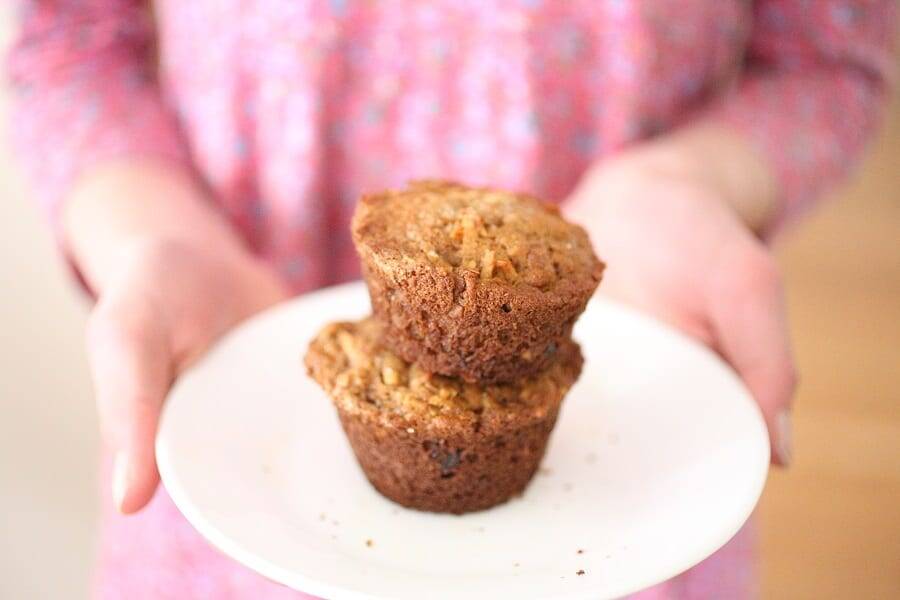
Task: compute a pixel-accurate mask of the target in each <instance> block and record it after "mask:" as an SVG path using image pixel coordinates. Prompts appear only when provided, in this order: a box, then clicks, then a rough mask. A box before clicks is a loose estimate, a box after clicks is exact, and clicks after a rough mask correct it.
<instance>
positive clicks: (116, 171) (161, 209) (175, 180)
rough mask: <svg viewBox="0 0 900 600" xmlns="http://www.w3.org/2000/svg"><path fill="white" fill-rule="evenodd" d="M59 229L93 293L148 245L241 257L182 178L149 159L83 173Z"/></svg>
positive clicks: (226, 229)
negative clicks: (198, 248) (201, 250)
mask: <svg viewBox="0 0 900 600" xmlns="http://www.w3.org/2000/svg"><path fill="white" fill-rule="evenodd" d="M63 232H64V237H65V242H66V244H67V245H68V247H69V250H70V252H71V254H72V257H73V259H74V261H75V263H76V264H77V265H78V267H79V268H80V269H81V271H82V273H83V274H84V276H85V278H86V279H87V281H88V283H89V284H90V286H91V288H93V289H94V290H95V291H97V292H99V291H101V290H102V289H103V287H104V286H105V283H106V280H107V279H108V278H109V277H110V276H111V274H112V273H114V272H115V271H117V270H118V269H120V268H121V265H122V263H123V262H125V261H127V260H128V257H129V256H131V255H133V254H134V253H136V252H139V251H145V250H147V249H149V248H153V247H157V248H165V247H167V246H171V245H182V246H184V247H189V248H190V247H194V246H197V247H202V249H204V251H205V252H215V253H218V254H221V255H223V256H239V255H242V254H247V252H246V250H245V249H244V247H243V244H242V243H241V241H240V240H239V239H238V237H237V236H236V235H235V233H234V232H233V231H232V230H231V228H230V226H229V225H228V224H227V223H226V222H225V220H224V219H223V218H222V216H221V215H219V214H218V213H217V212H216V211H215V210H214V209H213V208H212V207H211V205H210V203H209V202H208V200H207V198H206V197H205V196H204V195H203V193H202V192H201V190H200V189H199V187H198V186H197V185H196V184H195V183H194V181H193V180H192V178H191V177H190V176H189V174H188V173H186V172H185V171H184V170H183V169H180V168H174V169H173V168H172V167H171V165H165V164H160V163H156V162H149V161H128V162H122V163H113V164H106V165H102V166H100V167H98V168H95V169H93V170H91V171H90V172H88V173H86V174H85V176H83V177H82V178H81V179H80V180H79V181H77V182H76V184H75V186H74V187H73V189H72V192H71V194H70V195H69V197H68V198H67V200H66V204H65V209H64V211H63Z"/></svg>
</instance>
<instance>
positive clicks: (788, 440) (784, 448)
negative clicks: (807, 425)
mask: <svg viewBox="0 0 900 600" xmlns="http://www.w3.org/2000/svg"><path fill="white" fill-rule="evenodd" d="M792 429H793V428H792V427H791V411H790V409H787V408H786V409H784V410H782V411H781V412H779V413H778V414H777V415H775V436H776V437H775V453H776V454H777V456H778V462H780V463H781V464H782V466H785V467H787V466H789V465H790V464H791V458H792V457H793V456H792V455H793V433H792Z"/></svg>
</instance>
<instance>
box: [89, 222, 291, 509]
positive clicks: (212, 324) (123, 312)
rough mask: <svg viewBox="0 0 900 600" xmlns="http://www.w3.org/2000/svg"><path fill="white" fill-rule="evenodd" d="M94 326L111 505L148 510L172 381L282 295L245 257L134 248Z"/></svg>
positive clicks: (146, 245)
mask: <svg viewBox="0 0 900 600" xmlns="http://www.w3.org/2000/svg"><path fill="white" fill-rule="evenodd" d="M119 264H120V267H119V269H118V271H117V272H116V273H114V274H113V275H112V276H111V277H110V278H109V279H108V280H107V285H106V287H105V289H104V290H103V292H102V293H101V295H100V297H99V300H98V302H97V305H96V307H95V308H94V311H93V313H92V315H91V317H90V321H89V325H88V338H87V342H88V344H87V345H88V357H89V361H90V364H91V371H92V375H93V381H94V388H95V392H96V400H97V408H98V410H99V413H100V422H101V427H102V431H103V434H104V437H105V439H106V441H107V443H108V444H110V446H111V447H112V449H113V452H114V462H113V465H114V466H113V481H112V493H113V499H114V501H115V503H116V506H117V507H118V509H119V510H120V511H121V512H123V513H131V512H134V511H137V510H139V509H140V508H142V507H143V506H144V505H145V504H147V502H149V501H150V499H151V498H152V496H153V492H154V491H155V489H156V486H157V483H158V481H159V474H158V473H157V469H156V459H155V454H154V440H155V438H156V428H157V423H158V421H159V415H160V410H161V408H162V404H163V401H164V400H165V398H166V394H167V393H168V391H169V388H170V387H171V385H172V383H173V382H174V380H175V378H176V377H178V375H179V374H180V373H181V372H182V371H183V370H184V369H185V368H186V367H187V366H189V365H190V364H191V363H192V362H193V361H194V360H196V359H197V358H198V357H199V356H201V355H202V354H203V353H204V352H205V351H206V349H207V348H208V347H209V346H210V344H211V343H212V342H213V341H214V340H216V338H218V337H219V336H220V335H222V334H223V333H225V332H226V331H227V330H228V329H230V328H231V327H232V326H234V325H235V324H237V323H239V322H240V321H242V320H244V319H245V318H247V317H249V316H250V315H252V314H254V313H256V312H258V311H260V310H262V309H264V308H266V307H268V306H270V305H272V304H275V303H276V302H279V301H280V300H282V299H283V298H284V297H285V290H284V289H283V288H282V286H281V284H280V283H279V282H278V281H277V280H276V279H275V277H274V276H273V275H272V274H271V273H270V272H269V271H268V270H267V269H266V268H265V267H263V266H262V265H260V264H258V263H257V262H256V261H255V260H254V259H253V258H252V257H250V256H248V255H234V256H223V255H220V254H219V253H217V252H215V251H210V249H208V248H204V247H203V246H201V245H199V244H193V243H185V242H182V241H168V240H165V239H146V240H143V239H142V240H136V241H135V242H134V243H133V244H131V245H130V246H129V247H128V248H124V249H123V254H122V260H121V261H120V263H119Z"/></svg>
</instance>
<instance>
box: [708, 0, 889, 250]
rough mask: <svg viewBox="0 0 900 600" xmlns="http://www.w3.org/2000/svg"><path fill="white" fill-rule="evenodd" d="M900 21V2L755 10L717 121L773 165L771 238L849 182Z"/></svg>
mask: <svg viewBox="0 0 900 600" xmlns="http://www.w3.org/2000/svg"><path fill="white" fill-rule="evenodd" d="M896 17H897V4H896V0H821V1H818V0H817V1H814V2H808V1H801V0H761V1H758V2H756V3H755V5H754V23H753V30H752V33H751V38H750V44H749V48H748V53H747V55H746V59H745V62H746V65H745V72H744V76H743V78H742V79H741V80H740V81H739V83H738V85H737V87H736V89H735V90H734V93H733V94H732V95H730V96H729V97H727V98H726V100H725V101H724V102H723V103H722V104H721V105H720V106H719V108H718V109H716V110H715V111H714V118H716V119H720V120H722V121H723V122H725V123H726V124H728V125H730V126H732V127H735V128H737V129H738V130H739V131H740V132H742V133H743V134H744V135H746V136H747V137H748V139H750V140H751V142H752V143H753V144H754V145H755V146H756V147H757V148H758V149H759V150H760V151H761V152H762V155H763V156H765V157H767V159H768V160H769V162H770V164H771V166H772V169H773V171H774V173H775V176H776V179H777V181H778V183H779V188H780V190H781V198H780V204H779V210H778V217H777V218H776V219H775V222H774V223H773V229H777V228H780V227H781V226H782V225H783V224H784V223H785V222H788V221H792V220H794V219H796V218H797V217H798V216H799V215H800V214H802V213H803V212H804V211H805V210H806V209H807V208H809V207H810V206H811V205H812V204H813V202H814V200H815V199H816V198H817V197H819V195H820V193H821V192H822V191H824V190H825V189H826V188H828V187H829V186H832V185H834V184H835V183H836V182H837V181H838V180H839V179H840V178H841V177H842V176H843V175H845V174H846V173H847V172H848V171H849V170H850V167H851V166H852V165H853V164H854V163H855V162H856V161H857V159H858V158H859V156H860V154H861V152H862V150H863V148H864V146H865V143H866V141H867V140H868V139H869V138H870V137H871V136H872V135H873V133H874V131H875V130H876V127H877V125H878V122H879V120H880V119H879V117H880V114H881V112H882V109H883V107H884V105H885V103H886V97H887V92H888V88H889V83H890V80H891V75H892V71H893V68H894V58H893V55H892V51H893V45H894V36H895V28H896V25H897V18H896ZM767 233H771V231H770V232H767Z"/></svg>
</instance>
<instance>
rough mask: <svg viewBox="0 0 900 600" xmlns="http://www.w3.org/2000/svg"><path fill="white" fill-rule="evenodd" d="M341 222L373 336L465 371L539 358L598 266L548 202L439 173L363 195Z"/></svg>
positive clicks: (498, 371) (489, 377)
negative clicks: (347, 225)
mask: <svg viewBox="0 0 900 600" xmlns="http://www.w3.org/2000/svg"><path fill="white" fill-rule="evenodd" d="M352 230H353V239H354V243H355V244H356V248H357V251H358V252H359V255H360V258H361V260H362V266H363V273H364V275H365V277H366V280H367V283H368V284H369V291H370V295H371V297H372V305H373V308H374V311H375V314H376V316H377V317H379V318H380V319H381V320H382V322H383V324H384V326H385V327H384V340H383V341H384V343H385V344H386V345H387V346H388V347H389V348H391V349H392V350H393V351H394V352H396V353H397V354H399V355H400V356H402V357H403V358H404V359H405V360H407V361H409V362H414V363H417V364H419V365H420V366H421V367H422V368H424V369H426V370H428V371H430V372H436V373H440V374H442V375H449V376H459V377H462V378H463V379H465V380H467V381H479V382H489V383H497V382H504V381H512V380H514V379H516V378H517V377H521V376H524V375H528V374H531V373H534V372H535V371H537V370H540V369H541V368H543V367H544V366H546V364H548V363H549V361H550V359H552V357H553V354H554V353H555V351H556V348H558V347H559V343H560V342H561V341H562V340H563V339H565V338H567V337H568V336H569V335H570V333H571V328H572V324H573V323H574V321H575V319H576V318H577V316H578V315H579V314H580V313H581V312H582V311H583V310H584V306H585V304H586V302H587V300H588V299H589V298H590V296H591V295H592V294H593V292H594V290H595V289H596V287H597V285H598V283H599V281H600V277H601V274H602V271H603V264H602V263H601V262H600V261H599V260H598V259H597V257H596V256H595V255H594V252H593V250H592V248H591V244H590V240H589V239H588V237H587V234H586V233H585V231H584V230H583V229H582V228H581V227H578V226H577V225H574V224H572V223H569V222H567V221H565V220H564V219H563V218H562V217H561V216H560V215H559V212H558V211H557V210H556V209H555V208H554V207H551V206H548V205H545V204H543V203H541V202H540V201H538V200H537V199H535V198H533V197H531V196H527V195H524V194H515V193H510V192H504V191H498V190H491V189H484V188H471V187H466V186H463V185H460V184H456V183H451V182H445V181H419V182H413V183H411V184H410V185H409V187H408V188H406V189H404V190H390V191H386V192H383V193H379V194H372V195H368V196H365V197H363V199H362V200H361V202H360V203H359V205H358V207H357V210H356V214H355V215H354V218H353V224H352Z"/></svg>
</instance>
